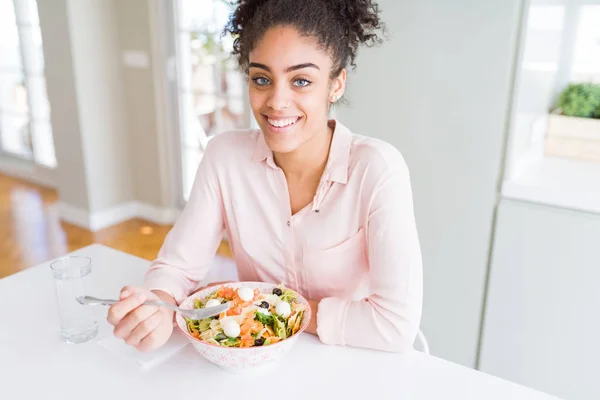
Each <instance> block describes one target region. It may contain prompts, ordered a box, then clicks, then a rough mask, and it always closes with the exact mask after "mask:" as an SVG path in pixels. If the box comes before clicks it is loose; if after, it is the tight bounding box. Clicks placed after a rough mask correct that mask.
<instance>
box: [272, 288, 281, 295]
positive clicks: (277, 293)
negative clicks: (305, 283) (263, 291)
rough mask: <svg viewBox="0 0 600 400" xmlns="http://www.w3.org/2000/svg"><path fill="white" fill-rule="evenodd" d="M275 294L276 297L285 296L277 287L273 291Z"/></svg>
mask: <svg viewBox="0 0 600 400" xmlns="http://www.w3.org/2000/svg"><path fill="white" fill-rule="evenodd" d="M273 294H274V295H275V296H281V295H282V294H283V292H282V291H281V289H279V288H278V287H276V288H275V289H273Z"/></svg>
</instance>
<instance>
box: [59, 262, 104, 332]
mask: <svg viewBox="0 0 600 400" xmlns="http://www.w3.org/2000/svg"><path fill="white" fill-rule="evenodd" d="M50 268H51V269H52V274H53V276H54V282H55V283H56V297H57V300H58V310H59V314H60V331H61V334H62V337H63V339H64V341H65V342H67V343H84V342H87V341H89V340H91V339H93V338H94V337H95V336H96V334H97V333H98V321H97V320H96V318H95V316H94V313H93V310H92V307H87V306H84V305H81V304H79V302H78V301H77V297H79V296H85V295H87V293H88V291H89V289H90V286H91V278H92V275H91V273H92V260H91V259H89V258H87V257H78V256H69V257H64V258H61V259H59V260H56V261H54V262H53V263H51V264H50Z"/></svg>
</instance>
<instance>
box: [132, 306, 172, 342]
mask: <svg viewBox="0 0 600 400" xmlns="http://www.w3.org/2000/svg"><path fill="white" fill-rule="evenodd" d="M163 318H164V314H163V313H162V312H161V311H160V310H156V312H155V313H154V314H152V315H151V316H150V317H148V318H146V319H145V320H143V321H142V322H140V323H139V324H138V325H137V326H136V327H135V328H134V329H133V330H132V331H131V333H130V334H129V336H128V337H127V338H126V339H125V343H127V344H128V345H130V346H137V345H138V344H140V341H141V340H142V339H144V338H145V337H146V336H148V335H149V334H150V333H151V332H152V331H153V330H154V329H156V327H157V326H158V325H159V324H160V323H161V322H162V320H163Z"/></svg>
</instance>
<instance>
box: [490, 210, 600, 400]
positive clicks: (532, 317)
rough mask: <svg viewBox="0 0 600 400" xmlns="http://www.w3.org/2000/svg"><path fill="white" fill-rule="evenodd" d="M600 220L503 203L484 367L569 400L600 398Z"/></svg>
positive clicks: (493, 372) (589, 216)
mask: <svg viewBox="0 0 600 400" xmlns="http://www.w3.org/2000/svg"><path fill="white" fill-rule="evenodd" d="M599 237H600V215H597V214H591V213H582V212H577V211H569V210H564V209H559V208H552V207H546V206H540V205H533V204H527V203H523V202H518V201H510V200H503V201H502V202H501V205H500V208H499V214H498V226H497V233H496V238H495V243H494V254H493V262H492V267H491V274H490V287H489V294H488V302H487V309H486V317H485V329H484V335H483V343H482V352H481V365H480V366H481V369H482V370H483V371H485V372H488V373H491V374H493V375H497V376H500V377H502V378H505V379H509V380H511V381H514V382H517V383H520V384H524V385H526V386H529V387H532V388H535V389H539V390H542V391H546V392H548V393H551V394H554V395H556V396H560V397H561V398H565V399H590V400H592V399H599V398H600V386H599V385H598V379H597V378H598V373H599V371H600V370H599V369H598V359H599V358H600V341H599V340H598V338H600V318H599V315H600V313H599V312H600V291H599V290H598V288H599V285H600V268H599V266H600V246H598V238H599Z"/></svg>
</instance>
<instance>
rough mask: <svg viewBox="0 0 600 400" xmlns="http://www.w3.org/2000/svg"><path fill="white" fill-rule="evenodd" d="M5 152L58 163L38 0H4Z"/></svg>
mask: <svg viewBox="0 0 600 400" xmlns="http://www.w3.org/2000/svg"><path fill="white" fill-rule="evenodd" d="M0 152H2V153H7V154H11V155H13V156H17V157H20V158H25V159H27V160H32V161H34V162H35V163H36V164H39V165H43V166H46V167H50V168H53V167H55V166H56V157H55V154H54V143H53V139H52V128H51V125H50V107H49V105H48V98H47V94H46V80H45V78H44V56H43V52H42V35H41V31H40V24H39V20H38V11H37V4H36V2H35V0H0Z"/></svg>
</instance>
